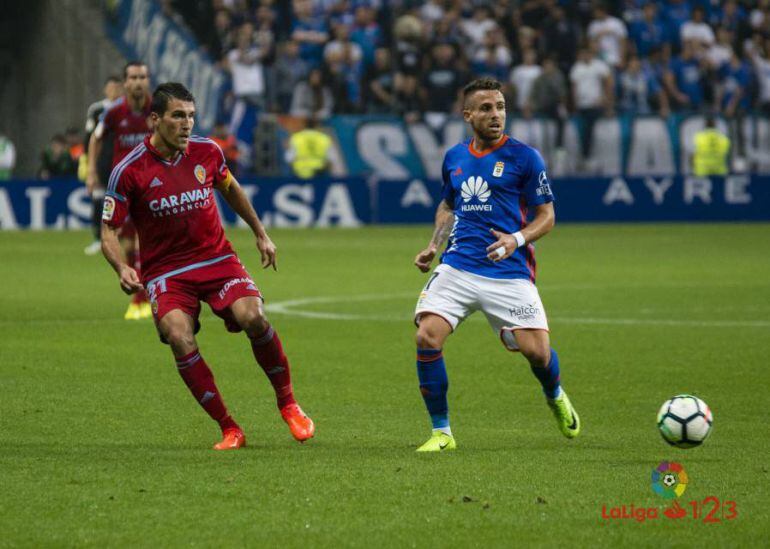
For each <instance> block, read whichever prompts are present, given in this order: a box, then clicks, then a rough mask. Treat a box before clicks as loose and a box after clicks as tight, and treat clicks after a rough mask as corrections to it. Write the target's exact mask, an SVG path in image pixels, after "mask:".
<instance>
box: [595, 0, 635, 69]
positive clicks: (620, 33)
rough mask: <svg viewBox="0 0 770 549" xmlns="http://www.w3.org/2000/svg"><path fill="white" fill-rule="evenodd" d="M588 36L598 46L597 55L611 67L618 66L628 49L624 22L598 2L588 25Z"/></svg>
mask: <svg viewBox="0 0 770 549" xmlns="http://www.w3.org/2000/svg"><path fill="white" fill-rule="evenodd" d="M588 38H589V39H591V41H593V42H595V43H596V45H597V46H598V52H599V57H600V58H601V59H602V60H603V61H604V62H605V63H607V64H608V65H610V66H612V67H620V66H622V65H623V62H624V61H625V58H626V50H627V49H628V31H627V29H626V24H625V23H624V22H623V21H622V20H620V19H618V18H617V17H613V16H611V15H610V14H609V13H608V12H607V8H606V7H605V6H604V5H602V4H599V5H598V6H597V7H596V9H595V10H594V19H593V21H591V24H590V25H588Z"/></svg>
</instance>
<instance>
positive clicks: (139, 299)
mask: <svg viewBox="0 0 770 549" xmlns="http://www.w3.org/2000/svg"><path fill="white" fill-rule="evenodd" d="M126 263H128V264H129V265H131V266H132V267H133V268H134V270H135V271H136V274H137V276H139V278H140V279H141V278H142V262H141V261H140V260H139V254H138V253H137V252H128V253H127V254H126ZM145 301H148V299H147V292H145V291H144V290H139V291H138V292H136V293H135V294H133V295H132V296H131V303H135V304H137V305H140V304H142V303H144V302H145Z"/></svg>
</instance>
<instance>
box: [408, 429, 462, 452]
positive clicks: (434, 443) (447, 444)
mask: <svg viewBox="0 0 770 549" xmlns="http://www.w3.org/2000/svg"><path fill="white" fill-rule="evenodd" d="M456 448H457V442H455V437H453V436H450V435H448V434H446V433H442V432H441V431H433V434H432V435H431V437H430V438H429V439H428V442H426V443H425V444H423V445H422V446H420V447H419V448H417V451H418V452H444V451H446V450H455V449H456Z"/></svg>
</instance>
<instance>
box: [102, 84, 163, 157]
mask: <svg viewBox="0 0 770 549" xmlns="http://www.w3.org/2000/svg"><path fill="white" fill-rule="evenodd" d="M151 104H152V101H151V99H150V97H149V96H147V100H146V101H145V102H144V106H143V107H142V110H141V112H134V110H133V109H131V105H130V104H129V102H128V98H127V97H126V96H125V95H124V96H123V97H120V98H118V99H117V100H116V101H115V102H114V103H113V104H112V105H110V107H109V108H108V109H107V110H106V111H104V115H103V116H102V119H101V121H100V126H101V129H100V130H99V129H97V132H99V133H97V136H99V137H101V136H103V135H104V133H105V132H107V133H111V134H112V135H113V140H112V143H113V145H112V151H113V152H112V167H113V168H114V167H115V166H117V165H118V162H120V161H121V160H123V158H125V157H126V155H127V154H128V153H130V152H131V151H132V150H133V148H134V147H136V146H137V145H138V144H139V143H141V142H142V141H143V140H144V138H145V137H146V136H147V135H149V134H150V133H151V132H150V126H149V125H148V123H147V120H148V119H149V117H150V106H151Z"/></svg>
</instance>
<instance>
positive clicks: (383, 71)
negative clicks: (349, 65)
mask: <svg viewBox="0 0 770 549" xmlns="http://www.w3.org/2000/svg"><path fill="white" fill-rule="evenodd" d="M428 74H430V71H428ZM394 78H395V75H394V73H393V65H392V63H391V57H390V50H389V49H388V48H377V49H376V50H375V52H374V63H372V65H371V66H369V67H368V68H367V69H366V72H364V77H363V80H362V83H361V92H362V95H363V101H364V110H365V112H367V113H368V114H384V113H389V112H390V111H391V110H392V107H393V102H394V93H395V83H394Z"/></svg>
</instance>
